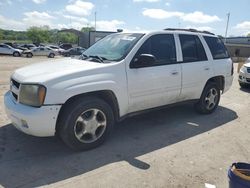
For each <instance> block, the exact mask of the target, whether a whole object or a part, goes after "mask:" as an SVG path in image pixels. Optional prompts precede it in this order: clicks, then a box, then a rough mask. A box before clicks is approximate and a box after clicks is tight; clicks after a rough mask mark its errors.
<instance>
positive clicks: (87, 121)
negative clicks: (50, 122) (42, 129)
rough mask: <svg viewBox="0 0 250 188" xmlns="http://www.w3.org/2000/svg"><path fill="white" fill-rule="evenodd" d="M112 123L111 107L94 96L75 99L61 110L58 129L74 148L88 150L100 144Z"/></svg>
mask: <svg viewBox="0 0 250 188" xmlns="http://www.w3.org/2000/svg"><path fill="white" fill-rule="evenodd" d="M113 124H114V115H113V111H112V109H111V107H110V106H109V105H108V104H107V103H106V102H105V101H103V100H101V99H99V98H95V97H85V98H81V99H77V100H75V101H73V102H72V103H70V104H68V105H67V106H66V107H65V108H64V109H63V111H62V113H61V114H60V117H59V122H58V129H59V130H58V131H59V135H60V137H61V138H62V140H63V141H64V142H65V143H66V144H67V145H68V146H69V147H71V148H72V149H74V150H79V151H80V150H88V149H92V148H95V147H97V146H99V145H101V144H102V143H103V142H104V141H105V139H106V137H107V136H108V135H109V134H110V132H111V130H112V128H113Z"/></svg>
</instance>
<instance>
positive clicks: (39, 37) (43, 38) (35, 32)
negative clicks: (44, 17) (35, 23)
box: [27, 26, 50, 44]
mask: <svg viewBox="0 0 250 188" xmlns="http://www.w3.org/2000/svg"><path fill="white" fill-rule="evenodd" d="M27 36H28V38H29V39H30V40H31V41H32V42H33V43H38V44H40V43H43V42H49V41H50V32H49V27H48V26H43V27H30V28H29V29H28V30H27Z"/></svg>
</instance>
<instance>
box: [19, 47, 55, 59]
mask: <svg viewBox="0 0 250 188" xmlns="http://www.w3.org/2000/svg"><path fill="white" fill-rule="evenodd" d="M23 54H25V55H26V57H29V58H31V57H33V56H47V57H50V58H54V57H55V55H57V54H58V52H56V51H55V50H53V49H51V48H49V47H37V48H34V49H32V50H26V51H24V52H23Z"/></svg>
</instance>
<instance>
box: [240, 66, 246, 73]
mask: <svg viewBox="0 0 250 188" xmlns="http://www.w3.org/2000/svg"><path fill="white" fill-rule="evenodd" d="M240 72H242V73H246V72H247V68H246V67H245V66H244V65H243V66H242V67H241V69H240Z"/></svg>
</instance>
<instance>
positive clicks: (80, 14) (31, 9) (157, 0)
mask: <svg viewBox="0 0 250 188" xmlns="http://www.w3.org/2000/svg"><path fill="white" fill-rule="evenodd" d="M249 7H250V0H237V1H229V0H123V1H121V0H101V1H100V0H99V1H98V0H0V28H2V29H10V30H18V31H22V30H26V29H27V28H29V27H31V26H44V25H47V26H49V27H50V28H53V29H54V28H56V29H62V28H74V29H78V30H80V29H81V28H82V27H89V26H92V27H94V26H95V13H96V29H97V30H99V31H116V30H117V29H123V30H124V31H126V32H130V31H135V32H140V31H143V32H145V31H154V30H162V29H164V28H195V29H199V30H207V31H211V32H213V33H215V34H217V35H222V36H225V31H226V25H227V14H228V13H229V12H230V19H229V27H228V36H244V35H247V34H248V33H250V14H249V13H248V12H249Z"/></svg>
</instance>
